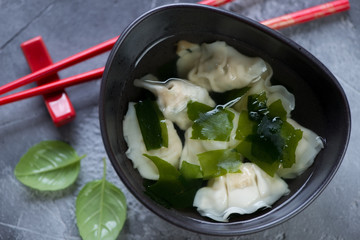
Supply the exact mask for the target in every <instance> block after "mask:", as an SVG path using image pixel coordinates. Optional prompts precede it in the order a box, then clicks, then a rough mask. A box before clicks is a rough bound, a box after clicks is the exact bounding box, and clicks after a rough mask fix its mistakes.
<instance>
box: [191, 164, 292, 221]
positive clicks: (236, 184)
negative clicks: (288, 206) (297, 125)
mask: <svg viewBox="0 0 360 240" xmlns="http://www.w3.org/2000/svg"><path fill="white" fill-rule="evenodd" d="M240 170H241V173H227V174H226V175H223V176H220V177H217V178H214V179H211V180H209V182H208V185H207V186H206V187H203V188H200V189H199V190H198V191H197V193H196V195H195V199H194V207H197V210H198V211H199V213H200V214H201V215H202V216H206V217H209V218H211V219H214V220H216V221H221V222H227V221H228V217H229V216H230V215H231V214H233V213H238V214H250V213H253V212H255V211H257V210H258V209H260V208H263V207H271V205H272V204H273V203H274V202H276V201H277V200H278V199H279V198H280V197H281V196H283V195H285V194H287V193H288V192H289V189H288V186H287V184H286V182H285V181H284V180H282V179H281V178H280V177H279V176H277V175H275V176H274V177H270V176H269V175H268V174H266V173H265V172H264V171H263V170H261V169H260V168H259V167H258V166H257V165H255V164H253V163H244V164H242V165H241V166H240Z"/></svg>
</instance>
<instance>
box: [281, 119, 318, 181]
mask: <svg viewBox="0 0 360 240" xmlns="http://www.w3.org/2000/svg"><path fill="white" fill-rule="evenodd" d="M287 121H288V122H289V123H290V124H291V125H293V126H294V127H295V128H297V129H300V130H301V131H302V132H303V136H302V138H301V140H300V141H299V143H298V146H297V148H296V151H295V159H296V162H295V164H294V165H292V166H291V168H280V169H279V170H278V172H277V174H278V175H279V176H280V177H282V178H295V177H297V176H299V175H300V174H302V173H303V172H304V171H305V170H306V169H308V168H309V167H310V166H311V165H312V164H313V162H314V159H315V157H316V156H317V154H318V153H319V152H320V150H321V149H322V148H324V144H323V142H322V140H321V138H320V137H319V136H318V135H317V134H316V133H314V132H313V131H311V130H310V129H307V128H305V127H303V126H301V125H300V124H298V123H297V122H296V121H294V120H293V119H290V118H289V119H288V120H287Z"/></svg>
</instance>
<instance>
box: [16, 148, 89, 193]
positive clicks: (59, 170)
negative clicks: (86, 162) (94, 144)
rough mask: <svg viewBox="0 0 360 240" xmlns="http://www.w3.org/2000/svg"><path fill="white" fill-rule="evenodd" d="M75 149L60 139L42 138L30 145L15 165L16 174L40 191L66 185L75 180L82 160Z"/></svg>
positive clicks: (52, 189) (18, 177)
mask: <svg viewBox="0 0 360 240" xmlns="http://www.w3.org/2000/svg"><path fill="white" fill-rule="evenodd" d="M84 157H85V155H84V156H81V157H79V156H78V155H77V153H76V152H75V150H74V149H73V148H72V147H71V146H70V145H68V144H67V143H64V142H61V141H43V142H40V143H38V144H36V145H35V146H33V147H31V148H30V149H29V150H28V151H27V152H26V153H25V154H24V155H23V156H22V157H21V159H20V161H19V163H18V164H17V165H16V167H15V171H14V174H15V176H16V178H17V179H18V180H19V181H20V182H22V183H23V184H24V185H26V186H29V187H31V188H34V189H38V190H41V191H54V190H60V189H64V188H66V187H68V186H70V185H71V184H72V183H74V182H75V180H76V178H77V176H78V175H79V171H80V160H81V159H82V158H84Z"/></svg>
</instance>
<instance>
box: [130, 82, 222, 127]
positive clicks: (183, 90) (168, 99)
mask: <svg viewBox="0 0 360 240" xmlns="http://www.w3.org/2000/svg"><path fill="white" fill-rule="evenodd" d="M147 78H149V76H148V77H144V78H142V79H140V80H139V79H136V80H135V81H134V85H135V86H137V87H142V88H145V89H147V90H149V91H150V92H152V93H153V94H155V95H156V97H157V100H156V101H157V104H158V105H159V108H160V111H161V112H162V113H163V114H164V116H165V118H166V119H169V120H171V121H173V122H174V123H176V124H177V125H178V127H179V128H180V129H182V130H185V129H187V128H188V127H189V126H190V125H191V123H192V122H191V120H190V119H189V118H188V116H187V104H188V102H189V101H190V100H191V101H197V102H200V103H204V104H206V105H209V106H211V107H214V106H215V102H214V101H213V100H212V99H211V97H210V96H209V93H208V91H207V90H206V89H204V88H202V87H200V86H197V85H194V84H192V83H191V82H189V81H187V80H183V79H177V78H171V79H169V80H167V81H165V82H160V81H153V80H146V79H147Z"/></svg>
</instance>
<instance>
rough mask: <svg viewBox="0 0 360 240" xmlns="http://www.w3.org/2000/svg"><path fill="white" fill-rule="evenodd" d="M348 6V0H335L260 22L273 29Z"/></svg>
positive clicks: (335, 11) (339, 10)
mask: <svg viewBox="0 0 360 240" xmlns="http://www.w3.org/2000/svg"><path fill="white" fill-rule="evenodd" d="M349 8H350V3H349V0H337V1H332V2H328V3H324V4H321V5H318V6H315V7H311V8H307V9H304V10H300V11H297V12H294V13H290V14H286V15H283V16H280V17H276V18H273V19H269V20H266V21H262V22H261V23H262V24H264V25H266V26H268V27H270V28H273V29H281V28H285V27H290V26H292V25H295V24H299V23H304V22H308V21H312V20H315V19H317V18H321V17H325V16H328V15H331V14H334V13H338V12H342V11H346V10H348V9H349Z"/></svg>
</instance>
